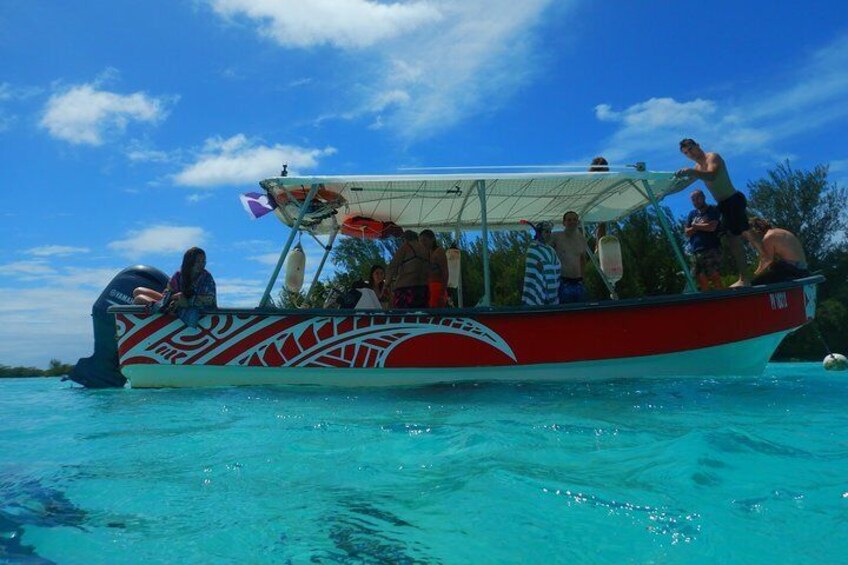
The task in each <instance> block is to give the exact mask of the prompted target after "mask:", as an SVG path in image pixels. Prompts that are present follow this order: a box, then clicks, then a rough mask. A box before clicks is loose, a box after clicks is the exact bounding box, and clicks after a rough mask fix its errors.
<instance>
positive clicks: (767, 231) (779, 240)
mask: <svg viewBox="0 0 848 565" xmlns="http://www.w3.org/2000/svg"><path fill="white" fill-rule="evenodd" d="M750 222H751V231H752V232H753V234H754V236H755V237H756V238H757V239H759V240H760V241H761V242H762V247H763V255H762V256H761V258H760V264H759V266H758V267H757V270H756V271H754V278H753V280H752V281H751V283H752V284H772V283H777V282H784V281H791V280H794V279H801V278H804V277H808V276H810V271H809V268H808V267H807V256H806V255H805V254H804V248H803V246H802V245H801V242H800V241H799V240H798V238H797V237H795V235H794V234H792V232H790V231H787V230H784V229H781V228H775V227H772V226H771V224H769V223H768V222H767V221H766V220H764V219H762V218H751V220H750Z"/></svg>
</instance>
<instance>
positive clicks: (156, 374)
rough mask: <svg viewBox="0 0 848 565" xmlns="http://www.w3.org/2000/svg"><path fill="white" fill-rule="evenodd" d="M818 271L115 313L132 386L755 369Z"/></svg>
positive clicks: (414, 381)
mask: <svg viewBox="0 0 848 565" xmlns="http://www.w3.org/2000/svg"><path fill="white" fill-rule="evenodd" d="M817 282H819V280H810V281H809V282H806V283H805V282H804V281H798V282H796V283H789V284H784V285H778V286H774V287H768V288H766V287H757V288H753V289H742V290H740V291H724V292H718V293H711V294H698V295H689V296H678V297H664V298H652V299H643V300H629V301H620V302H604V303H598V304H586V305H580V306H574V307H558V308H551V309H530V310H528V309H520V310H519V309H492V310H482V311H481V310H477V309H468V310H462V311H446V310H445V311H438V312H433V313H429V312H426V313H425V312H409V313H406V312H397V313H395V312H389V313H383V312H376V313H369V312H361V313H360V312H357V313H350V312H327V311H322V312H317V311H311V312H307V313H292V312H284V313H278V312H273V311H262V312H258V311H245V310H241V311H239V310H231V311H227V310H221V311H216V312H213V313H210V314H207V315H205V316H204V317H203V318H202V319H201V321H200V324H199V326H198V327H197V328H189V327H187V326H185V325H184V324H183V323H182V322H181V321H180V320H179V319H178V318H175V317H173V316H168V315H147V314H144V313H141V312H138V311H137V310H136V311H134V310H133V309H132V308H131V307H124V308H121V307H118V308H115V309H113V311H114V313H115V315H116V322H117V328H118V351H119V356H120V366H121V371H122V372H123V374H124V376H126V377H127V379H128V380H129V381H130V383H131V385H132V386H133V387H134V388H143V387H180V386H192V387H194V386H223V385H268V384H312V385H331V386H383V385H386V386H397V385H421V384H431V383H439V382H460V381H491V380H498V381H507V380H508V381H566V380H588V379H598V378H624V377H656V376H684V375H693V376H695V375H697V376H723V375H759V374H761V373H762V371H763V369H764V367H765V364H766V363H767V362H768V360H769V358H770V357H771V355H772V353H773V352H774V350H775V349H776V348H777V346H778V345H779V344H780V342H781V340H782V339H783V338H784V337H785V336H786V334H788V333H789V332H791V331H793V330H795V329H797V328H798V327H800V326H802V325H804V324H805V323H806V322H807V321H809V320H810V319H811V318H812V317H813V315H814V312H815V285H816V283H817Z"/></svg>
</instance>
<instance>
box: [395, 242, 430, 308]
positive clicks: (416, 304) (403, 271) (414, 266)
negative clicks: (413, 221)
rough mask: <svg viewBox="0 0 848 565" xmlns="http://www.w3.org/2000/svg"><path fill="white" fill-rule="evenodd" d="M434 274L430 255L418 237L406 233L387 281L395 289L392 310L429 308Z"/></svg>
mask: <svg viewBox="0 0 848 565" xmlns="http://www.w3.org/2000/svg"><path fill="white" fill-rule="evenodd" d="M429 270H430V254H429V253H427V251H426V250H425V249H424V246H423V245H421V242H420V241H418V234H417V233H415V232H414V231H411V230H407V231H405V232H403V244H402V245H401V246H400V248H398V250H397V252H396V253H395V256H394V257H392V260H391V262H390V263H389V268H388V269H387V270H386V280H387V281H388V283H389V285H390V286H391V288H393V289H394V293H393V294H392V308H426V307H427V298H428V293H427V276H428V274H429Z"/></svg>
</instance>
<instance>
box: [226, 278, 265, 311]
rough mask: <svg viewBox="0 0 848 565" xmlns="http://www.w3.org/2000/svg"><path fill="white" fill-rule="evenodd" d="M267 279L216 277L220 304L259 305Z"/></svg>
mask: <svg viewBox="0 0 848 565" xmlns="http://www.w3.org/2000/svg"><path fill="white" fill-rule="evenodd" d="M266 284H267V281H262V280H259V279H242V278H226V277H223V278H220V279H215V287H216V290H217V292H218V304H219V305H221V306H227V307H228V308H252V307H255V306H258V305H259V300H260V299H261V298H262V294H263V293H264V292H265V285H266Z"/></svg>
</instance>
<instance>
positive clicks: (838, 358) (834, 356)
mask: <svg viewBox="0 0 848 565" xmlns="http://www.w3.org/2000/svg"><path fill="white" fill-rule="evenodd" d="M822 366H824V370H825V371H844V370H845V369H848V359H846V358H845V356H844V355H842V354H840V353H831V354H830V355H828V356H827V357H825V358H824V361H822Z"/></svg>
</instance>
